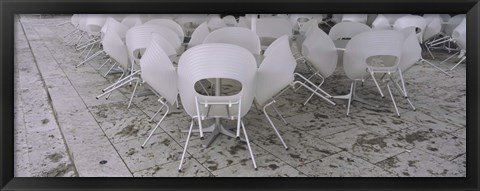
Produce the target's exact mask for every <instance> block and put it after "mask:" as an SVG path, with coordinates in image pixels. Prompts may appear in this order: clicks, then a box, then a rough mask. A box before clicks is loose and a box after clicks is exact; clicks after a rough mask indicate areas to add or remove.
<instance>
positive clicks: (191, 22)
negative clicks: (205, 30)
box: [175, 14, 207, 29]
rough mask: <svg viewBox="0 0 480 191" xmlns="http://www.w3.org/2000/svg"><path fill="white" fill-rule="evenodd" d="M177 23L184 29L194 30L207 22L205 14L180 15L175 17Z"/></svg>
mask: <svg viewBox="0 0 480 191" xmlns="http://www.w3.org/2000/svg"><path fill="white" fill-rule="evenodd" d="M175 21H177V22H178V23H179V24H180V25H181V26H182V27H183V28H184V29H188V28H196V27H198V26H199V25H200V24H202V23H203V22H205V21H207V15H206V14H180V15H177V16H176V17H175Z"/></svg>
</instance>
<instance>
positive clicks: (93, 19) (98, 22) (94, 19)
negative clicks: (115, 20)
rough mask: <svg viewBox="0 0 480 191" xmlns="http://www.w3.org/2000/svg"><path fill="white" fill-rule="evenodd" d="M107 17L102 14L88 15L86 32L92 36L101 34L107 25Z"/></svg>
mask: <svg viewBox="0 0 480 191" xmlns="http://www.w3.org/2000/svg"><path fill="white" fill-rule="evenodd" d="M105 21H106V17H105V15H101V14H88V15H87V18H86V21H85V25H86V30H87V32H88V33H90V34H95V33H97V34H98V33H100V31H101V30H102V27H103V25H104V24H105Z"/></svg>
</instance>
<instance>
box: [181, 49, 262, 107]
mask: <svg viewBox="0 0 480 191" xmlns="http://www.w3.org/2000/svg"><path fill="white" fill-rule="evenodd" d="M256 71H257V64H256V61H255V58H254V57H253V55H252V54H251V53H250V52H249V51H248V50H247V49H245V48H242V47H240V46H237V45H232V44H225V43H209V44H201V45H198V46H195V47H193V48H190V49H188V50H187V51H185V52H184V53H183V54H182V56H181V57H180V61H179V64H178V87H179V93H180V98H181V100H182V105H183V107H184V109H185V111H186V112H187V113H188V114H189V115H190V116H196V115H197V114H196V103H195V96H196V97H197V98H198V101H199V102H205V101H206V100H209V101H210V102H212V101H216V102H218V101H221V102H227V103H228V102H235V101H238V100H239V99H240V98H241V113H240V114H241V116H244V115H245V114H247V112H248V111H249V110H250V107H251V105H252V102H253V98H254V91H255V86H254V85H255V73H256ZM209 78H229V79H233V80H237V81H238V82H240V83H241V85H242V89H241V90H240V91H239V92H238V94H235V95H230V96H204V95H201V94H199V93H197V92H196V91H195V84H196V83H197V82H198V81H199V80H203V79H209ZM202 108H203V107H202ZM237 110H238V107H237V106H235V105H232V108H231V111H237ZM225 115H226V114H225Z"/></svg>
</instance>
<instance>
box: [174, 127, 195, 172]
mask: <svg viewBox="0 0 480 191" xmlns="http://www.w3.org/2000/svg"><path fill="white" fill-rule="evenodd" d="M192 128H193V118H192V122H191V123H190V129H189V130H188V135H187V141H186V142H185V146H184V147H183V153H182V158H181V159H180V165H179V166H178V172H182V165H183V159H184V158H185V153H186V152H187V147H188V141H189V140H190V136H191V135H192Z"/></svg>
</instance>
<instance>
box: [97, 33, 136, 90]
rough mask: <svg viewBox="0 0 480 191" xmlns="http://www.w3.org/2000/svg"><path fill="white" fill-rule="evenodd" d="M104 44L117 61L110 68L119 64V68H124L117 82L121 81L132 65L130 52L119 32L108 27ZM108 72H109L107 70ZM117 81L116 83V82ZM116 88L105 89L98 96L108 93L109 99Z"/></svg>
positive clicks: (105, 48) (104, 49)
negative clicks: (129, 56)
mask: <svg viewBox="0 0 480 191" xmlns="http://www.w3.org/2000/svg"><path fill="white" fill-rule="evenodd" d="M102 45H103V51H104V52H105V53H106V54H107V55H108V56H110V58H111V60H112V61H114V62H115V63H114V64H113V65H112V67H111V68H110V70H112V69H113V67H115V66H117V65H119V66H120V67H119V69H121V70H122V75H121V76H120V78H119V80H118V81H117V82H116V83H118V82H121V81H122V80H124V79H125V78H123V76H124V75H125V74H126V72H127V70H128V69H129V66H130V62H129V59H128V53H127V52H128V51H127V47H126V46H125V44H124V43H123V42H122V40H121V38H120V37H119V36H118V34H117V33H116V32H115V31H113V30H109V29H107V33H106V34H105V36H104V37H103V40H102ZM110 70H109V71H110ZM107 74H108V72H107ZM116 83H114V84H116ZM114 84H112V85H114ZM112 85H111V86H112ZM119 87H120V86H119ZM116 89H117V88H110V89H108V90H106V89H104V93H102V94H100V95H98V96H97V97H96V98H97V99H100V97H103V96H105V95H108V96H107V98H106V99H108V98H109V96H110V93H111V92H112V91H114V90H116Z"/></svg>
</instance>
